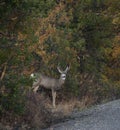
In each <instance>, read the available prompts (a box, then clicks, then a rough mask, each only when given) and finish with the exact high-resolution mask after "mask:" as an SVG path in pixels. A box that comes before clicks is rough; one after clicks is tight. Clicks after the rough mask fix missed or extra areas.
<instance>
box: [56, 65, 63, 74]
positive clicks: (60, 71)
mask: <svg viewBox="0 0 120 130" xmlns="http://www.w3.org/2000/svg"><path fill="white" fill-rule="evenodd" d="M57 69H58V71H59V73H61V74H62V73H63V71H62V70H61V69H60V67H59V66H57Z"/></svg>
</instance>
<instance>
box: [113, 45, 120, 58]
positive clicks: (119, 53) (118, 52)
mask: <svg viewBox="0 0 120 130" xmlns="http://www.w3.org/2000/svg"><path fill="white" fill-rule="evenodd" d="M118 56H120V46H118V47H117V46H116V47H114V49H113V53H112V57H113V58H117V57H118Z"/></svg>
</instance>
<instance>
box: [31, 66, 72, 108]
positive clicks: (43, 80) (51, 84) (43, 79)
mask: <svg viewBox="0 0 120 130" xmlns="http://www.w3.org/2000/svg"><path fill="white" fill-rule="evenodd" d="M57 69H58V71H59V73H60V78H59V79H55V78H51V77H47V76H44V75H42V74H39V73H35V74H34V73H32V74H31V77H32V78H34V79H35V81H34V82H33V86H32V88H33V91H34V92H35V93H36V92H37V90H38V88H39V86H43V87H44V88H46V89H51V91H52V104H53V107H54V108H55V107H56V105H55V99H56V91H57V90H59V89H61V88H62V85H63V84H64V82H65V79H66V74H67V72H68V70H69V69H70V67H69V66H67V67H66V69H65V70H64V71H62V70H61V69H60V68H59V67H57Z"/></svg>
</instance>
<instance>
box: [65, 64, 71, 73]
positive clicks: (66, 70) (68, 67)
mask: <svg viewBox="0 0 120 130" xmlns="http://www.w3.org/2000/svg"><path fill="white" fill-rule="evenodd" d="M69 69H70V65H68V66H67V68H66V69H65V71H64V72H65V73H67V72H68V70H69Z"/></svg>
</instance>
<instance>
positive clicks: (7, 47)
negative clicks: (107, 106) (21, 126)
mask: <svg viewBox="0 0 120 130" xmlns="http://www.w3.org/2000/svg"><path fill="white" fill-rule="evenodd" d="M111 3H112V4H111ZM118 5H119V2H118V0H116V1H115V2H113V1H112V0H110V1H108V0H106V1H103V0H78V1H73V0H71V1H70V2H69V1H67V2H61V3H56V1H55V0H47V1H45V0H34V1H32V0H13V1H5V0H3V1H2V2H0V7H1V8H0V13H1V15H0V20H1V22H0V24H1V26H0V41H1V42H0V78H1V83H0V85H1V88H0V112H1V113H3V112H5V111H12V112H13V113H17V114H21V113H23V112H24V105H25V95H26V92H27V91H28V89H29V88H31V84H32V81H31V79H30V78H29V76H30V73H31V72H33V71H41V72H44V73H45V74H47V75H52V76H54V77H58V72H57V69H56V67H57V66H58V65H59V66H61V68H63V69H64V68H65V67H66V66H67V64H69V65H70V71H69V73H68V77H67V81H66V84H65V86H66V87H65V88H64V91H65V92H68V93H73V94H74V95H78V96H80V94H81V93H82V91H81V90H82V89H84V91H85V92H84V94H81V95H83V96H85V94H88V93H90V94H91V95H92V94H93V95H94V96H97V95H98V96H99V97H102V96H103V97H110V95H111V93H109V90H113V89H111V87H110V84H109V82H110V80H111V79H112V81H113V80H114V81H115V82H117V83H116V85H115V86H116V87H115V88H114V90H115V95H117V97H119V96H118V95H119V82H118V81H119V79H117V78H116V76H115V75H116V74H117V71H114V70H113V68H112V67H113V66H112V65H111V64H113V63H114V62H115V63H116V65H115V67H116V66H117V68H118V67H119V65H118V64H119V61H118V60H119V53H118V49H116V48H117V47H116V46H118V41H119V39H118V40H116V41H117V42H116V41H115V42H116V44H115V45H114V44H113V38H114V36H115V35H118V31H117V30H118V29H119V13H118V10H119V6H118ZM6 7H7V8H6ZM113 10H114V11H115V14H116V15H115V14H114V13H113V12H114V11H113ZM114 46H115V47H116V48H115V47H114ZM118 48H119V47H118ZM110 55H112V58H111V57H110ZM115 67H114V68H115ZM111 68H112V69H111ZM89 75H90V76H89ZM92 77H94V78H92ZM111 77H112V78H111ZM115 82H114V83H115ZM102 83H104V84H106V86H107V87H105V88H104V89H102V88H100V87H98V86H101V84H102ZM110 83H111V82H110ZM92 86H95V87H92ZM84 87H85V88H84ZM68 88H69V89H68ZM117 90H118V91H117ZM100 92H101V93H102V94H101V93H100ZM99 99H100V98H99ZM101 99H102V98H101Z"/></svg>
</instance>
